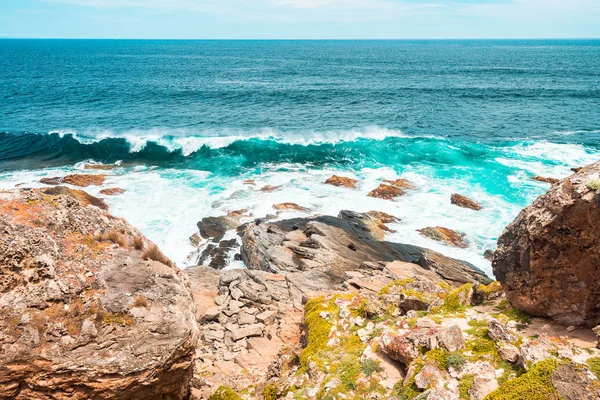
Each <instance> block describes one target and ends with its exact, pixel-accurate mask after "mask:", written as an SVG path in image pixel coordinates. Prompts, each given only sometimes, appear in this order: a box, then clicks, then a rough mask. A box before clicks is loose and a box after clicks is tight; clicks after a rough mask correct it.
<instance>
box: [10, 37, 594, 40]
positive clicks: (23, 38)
mask: <svg viewBox="0 0 600 400" xmlns="http://www.w3.org/2000/svg"><path fill="white" fill-rule="evenodd" d="M0 39H2V40H6V39H9V40H156V41H158V40H173V41H178V40H180V41H193V40H196V41H325V40H328V41H359V40H364V41H400V40H405V41H409V40H439V41H442V40H600V37H480V38H469V37H455V38H416V37H415V38H143V37H139V38H138V37H122V38H119V37H27V36H0Z"/></svg>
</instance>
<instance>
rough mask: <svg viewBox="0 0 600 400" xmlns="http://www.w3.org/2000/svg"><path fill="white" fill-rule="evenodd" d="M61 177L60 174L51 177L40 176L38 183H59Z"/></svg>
mask: <svg viewBox="0 0 600 400" xmlns="http://www.w3.org/2000/svg"><path fill="white" fill-rule="evenodd" d="M61 179H62V178H61V177H60V176H54V177H52V178H42V179H40V183H43V184H44V185H60V182H61Z"/></svg>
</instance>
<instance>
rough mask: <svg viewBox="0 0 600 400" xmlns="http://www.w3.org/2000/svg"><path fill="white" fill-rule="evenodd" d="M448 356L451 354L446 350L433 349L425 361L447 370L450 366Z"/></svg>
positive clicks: (427, 354)
mask: <svg viewBox="0 0 600 400" xmlns="http://www.w3.org/2000/svg"><path fill="white" fill-rule="evenodd" d="M448 356H450V353H449V352H448V350H445V349H433V350H430V351H428V352H427V353H426V354H425V360H426V361H427V362H428V363H429V364H431V363H433V364H435V365H436V366H437V367H438V368H439V369H446V367H447V365H448V363H447V362H448Z"/></svg>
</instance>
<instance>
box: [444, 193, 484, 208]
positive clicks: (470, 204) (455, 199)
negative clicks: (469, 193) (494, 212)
mask: <svg viewBox="0 0 600 400" xmlns="http://www.w3.org/2000/svg"><path fill="white" fill-rule="evenodd" d="M450 202H451V203H452V204H455V205H457V206H459V207H463V208H470V209H471V210H476V211H479V210H481V208H482V207H481V206H480V205H479V204H477V203H476V202H474V201H473V200H471V199H469V198H468V197H465V196H463V195H460V194H457V193H454V194H453V195H452V196H451V197H450Z"/></svg>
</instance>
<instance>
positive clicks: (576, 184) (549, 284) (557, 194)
mask: <svg viewBox="0 0 600 400" xmlns="http://www.w3.org/2000/svg"><path fill="white" fill-rule="evenodd" d="M599 178H600V162H598V163H595V164H593V165H590V166H588V167H585V168H582V169H581V170H579V172H577V173H576V174H574V175H572V176H570V177H568V178H566V179H563V180H562V181H560V182H558V183H555V184H554V185H553V186H552V188H551V189H550V190H549V191H548V192H547V193H546V194H544V195H543V196H541V197H539V198H538V199H537V200H536V201H535V202H534V203H533V204H532V205H531V206H529V207H527V208H525V209H524V210H523V211H522V212H521V213H520V214H519V216H518V217H517V218H516V219H515V220H514V221H513V222H512V223H511V224H510V225H509V226H508V227H507V228H506V229H505V230H504V233H503V234H502V236H501V237H500V238H499V240H498V250H497V251H496V253H495V258H494V261H493V266H494V274H495V275H496V277H497V278H498V280H499V281H500V282H502V285H503V287H504V289H505V291H506V293H507V296H508V299H509V301H510V302H511V304H513V305H514V306H515V307H517V308H519V309H521V310H523V311H526V312H528V313H530V314H533V315H538V316H547V317H551V318H553V319H555V320H557V321H559V322H561V323H564V324H566V325H584V324H585V325H590V326H595V325H598V324H599V323H600V269H599V266H600V193H598V189H599V188H600V185H598V183H600V181H599V180H598V179H599Z"/></svg>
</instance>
